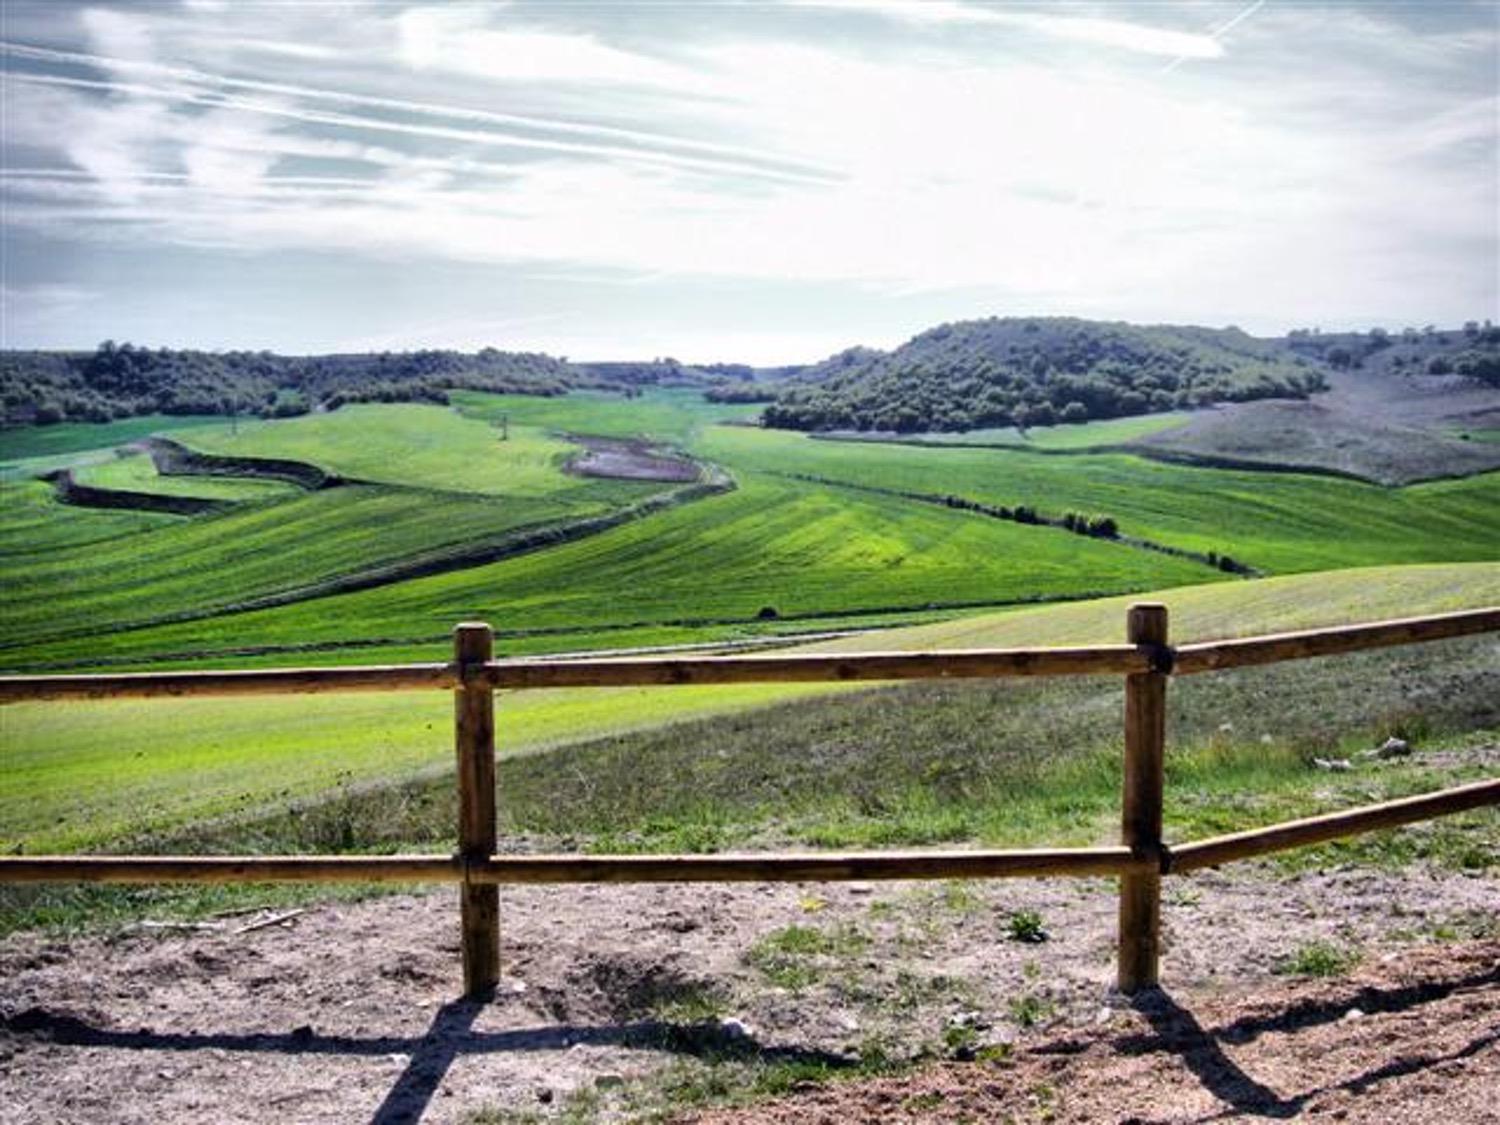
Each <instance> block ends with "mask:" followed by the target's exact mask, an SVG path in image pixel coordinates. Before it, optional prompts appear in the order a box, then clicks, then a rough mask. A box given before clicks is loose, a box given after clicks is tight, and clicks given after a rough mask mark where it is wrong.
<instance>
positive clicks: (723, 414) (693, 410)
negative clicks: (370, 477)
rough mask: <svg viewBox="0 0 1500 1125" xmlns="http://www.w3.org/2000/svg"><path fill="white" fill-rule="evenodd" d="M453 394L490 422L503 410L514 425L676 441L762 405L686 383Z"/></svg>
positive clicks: (750, 414) (462, 406) (751, 414)
mask: <svg viewBox="0 0 1500 1125" xmlns="http://www.w3.org/2000/svg"><path fill="white" fill-rule="evenodd" d="M450 397H451V398H452V401H453V404H454V405H455V406H457V407H458V408H459V410H460V411H462V412H463V414H464V415H465V417H469V418H477V419H480V420H482V421H485V422H489V423H494V422H497V421H498V420H499V419H500V418H501V417H502V416H503V417H507V418H509V419H510V421H511V423H512V424H513V425H517V424H519V425H527V426H540V427H542V428H544V429H547V430H553V431H558V432H562V433H575V434H590V435H595V436H599V437H642V436H645V437H651V438H654V439H656V440H659V441H666V442H670V443H672V444H676V445H686V444H689V443H690V442H691V441H692V439H693V438H695V437H696V436H697V435H698V434H699V433H701V432H702V431H703V429H704V428H705V427H707V426H710V425H713V424H714V423H716V422H732V421H744V420H748V419H753V418H755V417H757V416H758V415H759V414H760V410H761V408H760V407H759V406H756V405H744V404H738V405H736V404H726V403H712V402H706V401H704V398H703V395H702V393H701V392H700V391H696V390H692V389H690V388H687V387H663V388H655V389H652V390H650V391H648V392H646V393H645V394H644V395H642V396H641V397H640V398H633V399H627V398H624V397H623V396H621V395H617V394H606V393H603V392H593V391H578V392H575V393H573V394H569V395H565V396H562V397H558V398H540V397H538V396H536V395H492V394H485V393H483V392H480V391H454V392H453V393H452V395H451V396H450Z"/></svg>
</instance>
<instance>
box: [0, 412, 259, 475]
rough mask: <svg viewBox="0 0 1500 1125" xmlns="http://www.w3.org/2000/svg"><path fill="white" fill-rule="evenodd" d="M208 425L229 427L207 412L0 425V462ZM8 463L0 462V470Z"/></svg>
mask: <svg viewBox="0 0 1500 1125" xmlns="http://www.w3.org/2000/svg"><path fill="white" fill-rule="evenodd" d="M208 425H212V426H216V427H219V426H222V427H228V426H229V425H230V423H228V422H226V421H224V420H223V419H221V418H217V417H214V416H212V415H207V414H142V415H141V416H140V417H138V418H122V419H121V420H120V421H118V422H104V423H102V424H95V425H91V424H89V423H86V422H66V423H63V424H61V425H56V426H14V427H10V428H8V429H0V462H12V461H20V460H23V459H28V458H35V457H58V456H62V455H65V454H70V453H81V452H83V451H85V450H90V449H112V448H113V447H115V446H117V445H126V444H128V443H130V442H133V441H140V440H141V438H144V437H150V436H151V435H152V434H157V433H166V432H168V431H171V430H184V429H192V428H202V427H203V426H208ZM7 467H8V466H7V465H6V464H0V470H4V469H5V468H7Z"/></svg>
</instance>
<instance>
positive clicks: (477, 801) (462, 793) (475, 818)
mask: <svg viewBox="0 0 1500 1125" xmlns="http://www.w3.org/2000/svg"><path fill="white" fill-rule="evenodd" d="M494 655H495V633H494V630H492V629H491V628H490V627H489V626H488V625H485V624H482V623H474V622H465V623H464V624H462V625H459V626H458V627H457V628H456V629H454V631H453V660H454V664H455V666H456V670H457V672H458V675H459V677H460V680H461V686H460V687H459V688H458V690H457V691H456V692H454V729H455V733H456V744H457V749H458V851H459V855H460V856H461V857H462V858H463V860H464V867H465V873H464V882H463V883H462V885H461V886H460V887H459V892H458V894H459V910H460V913H461V915H462V926H463V932H462V936H461V941H462V945H463V957H464V993H465V994H466V995H468V996H470V997H480V996H484V995H485V994H486V993H489V992H492V991H493V990H494V988H495V986H496V985H497V984H498V983H499V982H500V888H499V887H498V886H495V885H493V884H488V885H486V884H482V883H471V882H470V881H469V879H468V864H469V863H471V862H474V861H477V860H487V859H489V857H490V856H492V855H493V854H494V853H495V842H496V841H495V696H494V691H493V690H492V689H491V687H490V685H489V683H488V682H487V681H481V682H475V681H474V680H473V678H472V673H473V670H474V669H475V668H476V667H478V666H481V665H483V664H485V663H486V662H488V661H489V660H491V659H493V657H494Z"/></svg>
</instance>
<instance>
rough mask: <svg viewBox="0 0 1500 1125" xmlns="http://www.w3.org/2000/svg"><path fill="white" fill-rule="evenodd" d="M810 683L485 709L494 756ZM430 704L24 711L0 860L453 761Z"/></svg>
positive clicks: (2, 791)
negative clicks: (494, 729) (17, 852)
mask: <svg viewBox="0 0 1500 1125" xmlns="http://www.w3.org/2000/svg"><path fill="white" fill-rule="evenodd" d="M824 690H826V689H825V688H821V687H819V686H818V685H801V686H798V685H777V684H746V685H738V686H733V687H714V688H628V689H615V690H605V689H589V690H576V691H572V690H570V691H537V692H524V693H518V694H516V695H513V696H512V695H506V696H503V697H502V698H501V701H500V706H499V718H500V721H499V732H498V736H497V742H498V747H499V753H500V754H501V756H502V757H510V756H516V755H524V754H529V753H534V752H537V751H539V750H544V749H547V748H549V747H553V746H556V745H558V744H561V743H567V742H574V741H577V740H579V739H588V738H593V737H598V736H599V735H601V734H605V733H611V732H618V731H622V730H631V729H636V728H640V727H653V726H660V725H663V724H666V723H670V722H676V721H686V720H691V719H693V718H696V717H702V716H704V715H711V714H715V713H719V712H724V711H735V710H744V709H746V708H753V707H757V706H762V705H764V704H766V703H769V702H772V701H785V700H787V699H795V698H797V697H799V696H803V695H809V694H814V693H816V692H819V691H824ZM452 713H453V704H452V701H451V700H450V699H449V698H448V697H447V695H446V694H445V693H442V692H435V693H430V694H420V693H419V694H414V695H411V694H408V695H402V694H392V695H388V696H361V695H349V696H316V697H301V696H274V697H269V698H265V699H256V698H245V699H180V700H171V701H160V700H129V701H126V700H116V701H105V702H85V703H70V704H66V705H56V704H44V703H37V704H32V703H27V704H16V705H12V706H10V707H7V708H6V709H5V711H4V723H5V753H4V754H3V755H0V851H10V850H13V849H15V848H18V847H20V848H24V849H25V850H26V851H28V852H33V853H36V852H42V851H55V850H63V851H69V850H76V849H89V848H97V847H102V846H106V845H109V844H110V843H112V842H118V841H120V840H125V839H130V838H132V837H140V836H143V835H150V834H160V833H164V832H169V831H173V830H178V829H181V828H183V827H184V826H186V825H189V824H192V823H194V822H198V821H203V820H210V819H213V818H216V817H224V816H243V815H245V814H246V813H247V812H253V811H256V810H264V809H267V808H276V807H283V808H284V807H287V806H288V805H289V804H290V803H292V802H294V801H297V800H301V799H305V798H307V797H310V796H315V795H318V794H321V793H326V792H330V791H333V792H337V791H347V790H349V789H350V788H351V787H354V788H357V787H359V786H364V785H369V784H373V783H378V782H388V781H392V780H396V781H399V780H402V779H408V778H412V777H417V776H422V775H430V774H433V773H437V774H442V775H444V776H446V774H447V773H448V771H449V770H450V768H451V764H452V759H453V714H452Z"/></svg>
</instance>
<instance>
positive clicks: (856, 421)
mask: <svg viewBox="0 0 1500 1125" xmlns="http://www.w3.org/2000/svg"><path fill="white" fill-rule="evenodd" d="M1323 385H1324V383H1323V376H1322V374H1321V373H1320V370H1319V367H1318V365H1316V364H1314V363H1312V362H1311V361H1308V360H1304V359H1300V358H1298V357H1296V356H1293V355H1291V354H1289V353H1288V351H1287V350H1286V349H1285V348H1284V347H1282V346H1280V345H1279V344H1278V343H1277V342H1274V341H1266V340H1257V339H1255V338H1253V337H1251V336H1248V335H1246V334H1245V333H1243V332H1241V331H1240V330H1239V329H1234V328H1229V329H1208V328H1185V327H1151V328H1140V327H1136V326H1133V325H1128V324H1118V323H1104V322H1099V321H1086V320H1077V319H1072V318H1030V319H1015V318H1012V319H1000V318H995V317H992V318H990V319H988V320H974V321H964V322H961V323H957V324H943V325H939V326H938V327H936V328H933V329H930V330H929V331H927V332H924V333H922V334H921V335H919V336H916V337H914V338H913V339H912V340H910V341H909V342H907V343H906V344H904V345H902V346H901V347H900V348H898V349H896V350H895V351H893V352H890V353H883V352H876V351H872V350H870V349H868V348H851V349H849V350H848V351H845V352H840V353H839V354H838V355H836V356H833V357H831V358H830V359H828V360H825V361H824V362H823V363H820V364H815V365H814V366H812V367H810V368H808V369H807V370H806V371H804V372H802V373H801V374H800V375H799V376H796V377H794V378H793V379H791V380H790V381H789V382H788V384H787V385H786V388H785V389H784V390H783V391H782V393H781V394H780V396H779V397H778V398H777V400H776V401H775V402H774V403H772V404H771V405H770V406H768V407H767V408H766V411H765V415H764V419H765V423H766V425H768V426H775V427H779V428H784V429H797V430H887V431H895V432H898V433H910V432H915V431H924V430H953V431H961V430H969V429H979V428H984V427H991V426H1019V427H1022V428H1024V427H1027V426H1049V425H1052V424H1054V423H1056V422H1059V421H1061V422H1083V421H1087V420H1089V419H1091V418H1113V417H1117V416H1120V415H1128V414H1145V413H1150V412H1153V411H1161V410H1171V409H1174V408H1177V407H1187V406H1202V405H1205V404H1207V403H1211V402H1219V401H1225V400H1229V401H1236V400H1243V399H1253V398H1270V397H1283V398H1305V397H1306V396H1307V395H1308V394H1310V393H1311V392H1313V391H1316V390H1319V389H1321V388H1322V387H1323Z"/></svg>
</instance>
